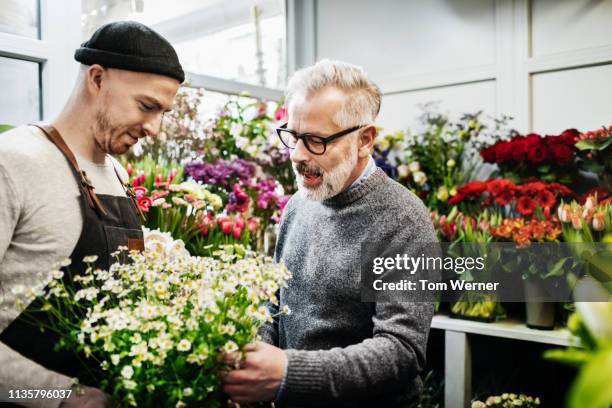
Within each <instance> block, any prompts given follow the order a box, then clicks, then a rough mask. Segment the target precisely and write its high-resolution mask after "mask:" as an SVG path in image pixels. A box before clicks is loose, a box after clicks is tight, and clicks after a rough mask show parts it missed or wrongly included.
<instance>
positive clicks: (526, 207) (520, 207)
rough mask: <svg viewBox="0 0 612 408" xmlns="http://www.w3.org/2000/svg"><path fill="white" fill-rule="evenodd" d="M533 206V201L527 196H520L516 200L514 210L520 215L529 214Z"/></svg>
mask: <svg viewBox="0 0 612 408" xmlns="http://www.w3.org/2000/svg"><path fill="white" fill-rule="evenodd" d="M534 208H535V202H534V201H533V200H532V199H531V198H529V197H527V196H522V197H521V198H519V199H518V200H516V211H518V212H519V213H520V214H522V215H531V214H532V213H533V209H534Z"/></svg>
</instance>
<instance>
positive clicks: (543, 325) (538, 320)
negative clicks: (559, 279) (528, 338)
mask: <svg viewBox="0 0 612 408" xmlns="http://www.w3.org/2000/svg"><path fill="white" fill-rule="evenodd" d="M547 296H548V293H547V292H546V291H545V290H544V285H543V281H542V279H537V278H536V279H534V278H532V279H527V280H525V297H526V299H543V298H546V297H547ZM525 317H526V323H527V327H529V328H532V329H539V330H552V329H554V328H555V303H553V302H545V301H540V300H534V301H531V302H525Z"/></svg>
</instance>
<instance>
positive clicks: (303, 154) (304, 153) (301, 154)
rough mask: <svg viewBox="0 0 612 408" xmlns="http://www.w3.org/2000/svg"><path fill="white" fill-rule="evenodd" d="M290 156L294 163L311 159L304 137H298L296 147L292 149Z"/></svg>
mask: <svg viewBox="0 0 612 408" xmlns="http://www.w3.org/2000/svg"><path fill="white" fill-rule="evenodd" d="M289 157H290V158H291V161H293V162H294V163H301V162H306V161H308V160H309V159H310V152H309V151H308V149H307V148H306V145H305V144H304V141H303V140H302V139H298V141H297V143H296V144H295V149H293V150H291V154H290V156H289Z"/></svg>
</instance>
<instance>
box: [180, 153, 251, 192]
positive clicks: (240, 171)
mask: <svg viewBox="0 0 612 408" xmlns="http://www.w3.org/2000/svg"><path fill="white" fill-rule="evenodd" d="M255 170H256V169H255V165H254V164H252V163H249V162H248V161H246V160H242V159H235V160H223V159H217V160H215V161H214V162H213V163H203V162H201V161H193V162H191V163H188V164H187V165H186V166H185V174H186V175H187V176H190V177H191V178H193V179H194V180H196V181H200V182H202V183H205V184H213V185H215V184H220V185H222V186H227V185H229V184H231V182H236V181H244V182H247V181H248V180H249V179H250V178H252V177H253V176H254V175H255Z"/></svg>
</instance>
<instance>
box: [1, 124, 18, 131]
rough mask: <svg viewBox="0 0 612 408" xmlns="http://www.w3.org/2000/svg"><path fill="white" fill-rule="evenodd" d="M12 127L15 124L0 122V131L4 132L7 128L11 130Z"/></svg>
mask: <svg viewBox="0 0 612 408" xmlns="http://www.w3.org/2000/svg"><path fill="white" fill-rule="evenodd" d="M14 127H15V126H13V125H7V124H3V123H0V133H3V132H6V131H7V130H11V129H13V128H14Z"/></svg>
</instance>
